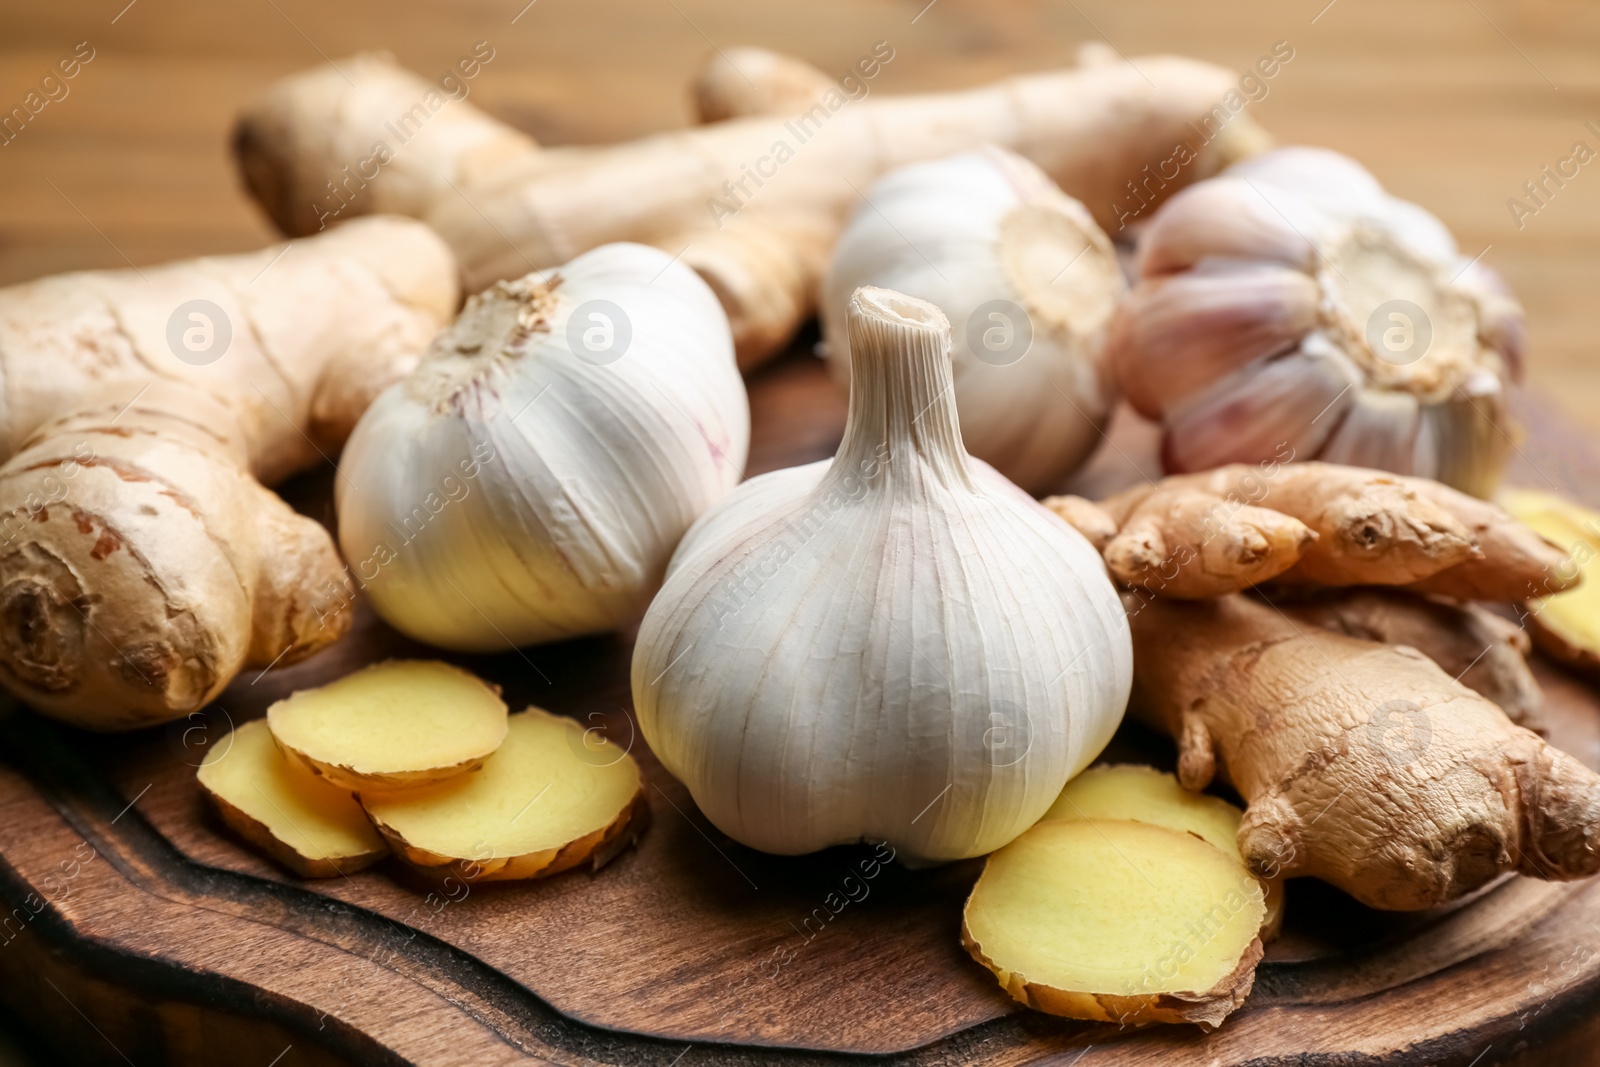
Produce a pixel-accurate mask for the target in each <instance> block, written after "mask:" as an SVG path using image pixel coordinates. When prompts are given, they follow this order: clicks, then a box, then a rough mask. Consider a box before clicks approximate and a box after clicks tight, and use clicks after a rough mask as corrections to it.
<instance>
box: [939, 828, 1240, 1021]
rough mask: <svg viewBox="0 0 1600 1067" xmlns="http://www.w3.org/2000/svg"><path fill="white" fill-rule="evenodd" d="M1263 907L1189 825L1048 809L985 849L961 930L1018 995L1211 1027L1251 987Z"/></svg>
mask: <svg viewBox="0 0 1600 1067" xmlns="http://www.w3.org/2000/svg"><path fill="white" fill-rule="evenodd" d="M1265 915H1266V909H1265V905H1264V903H1263V894H1262V890H1261V885H1260V883H1259V882H1257V881H1256V879H1255V878H1254V877H1252V876H1251V875H1250V873H1249V872H1248V871H1247V870H1246V869H1245V868H1244V866H1243V864H1241V863H1240V862H1239V860H1238V859H1237V857H1236V856H1235V855H1231V854H1229V853H1225V852H1223V851H1222V850H1220V849H1218V848H1216V847H1214V846H1212V845H1210V844H1207V843H1206V842H1205V841H1203V840H1201V839H1200V838H1198V837H1196V836H1194V835H1192V834H1188V833H1181V832H1178V831H1174V830H1169V829H1166V828H1164V827H1160V826H1151V825H1147V824H1145V823H1139V822H1132V821H1127V820H1110V819H1105V820H1101V819H1094V820H1077V821H1063V820H1056V821H1045V822H1041V823H1039V824H1038V825H1036V826H1034V827H1033V828H1032V829H1030V830H1028V831H1027V832H1026V833H1024V834H1023V835H1022V836H1021V837H1019V838H1017V839H1016V840H1015V841H1013V842H1011V844H1009V845H1007V846H1005V847H1004V848H1002V849H1000V850H999V851H997V852H995V853H993V854H992V855H991V856H990V857H989V860H988V862H987V864H986V865H985V867H984V870H983V874H982V876H981V877H980V878H979V879H978V883H977V885H976V886H974V887H973V890H972V895H971V896H970V897H969V898H968V900H967V906H966V914H965V918H964V921H963V924H962V941H963V943H964V944H965V945H966V946H967V950H968V951H969V952H971V953H972V955H973V957H974V958H975V959H977V960H978V961H979V962H980V963H982V964H983V965H984V966H986V967H988V968H989V969H990V970H991V971H993V972H994V973H995V975H996V977H998V978H999V980H1000V984H1001V985H1002V986H1003V987H1004V988H1005V989H1006V991H1007V992H1008V993H1010V994H1011V995H1012V996H1013V997H1014V998H1016V999H1017V1000H1019V1001H1021V1002H1022V1003H1024V1004H1026V1005H1028V1006H1029V1007H1032V1008H1036V1009H1038V1010H1041V1011H1046V1012H1050V1013H1051V1014H1055V1015H1064V1016H1068V1017H1070V1018H1075V1019H1089V1020H1098V1021H1104V1022H1117V1023H1144V1022H1190V1023H1197V1024H1199V1025H1201V1026H1203V1027H1206V1028H1211V1027H1215V1026H1217V1025H1218V1024H1220V1023H1221V1022H1222V1020H1223V1019H1224V1018H1225V1017H1226V1016H1227V1015H1228V1014H1229V1013H1230V1012H1232V1011H1233V1010H1234V1009H1236V1008H1237V1007H1238V1006H1239V1005H1240V1004H1241V1003H1243V1001H1244V998H1245V996H1246V995H1247V994H1248V993H1249V991H1250V987H1251V984H1252V983H1253V981H1254V978H1255V966H1256V963H1257V962H1259V960H1260V958H1261V941H1260V938H1259V936H1258V934H1259V931H1260V930H1261V927H1262V923H1263V920H1264V918H1265Z"/></svg>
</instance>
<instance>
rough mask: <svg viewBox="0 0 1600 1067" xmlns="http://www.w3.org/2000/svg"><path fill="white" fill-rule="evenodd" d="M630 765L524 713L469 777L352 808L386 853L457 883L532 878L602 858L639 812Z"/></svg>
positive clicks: (617, 751) (562, 721) (540, 716)
mask: <svg viewBox="0 0 1600 1067" xmlns="http://www.w3.org/2000/svg"><path fill="white" fill-rule="evenodd" d="M643 791H644V781H643V778H642V777H641V776H640V773H639V766H638V764H637V763H635V762H634V759H633V757H632V756H630V755H628V753H627V752H626V751H625V750H624V749H622V748H621V747H619V746H617V745H614V744H612V743H611V742H609V741H607V740H605V739H604V738H602V737H599V736H598V735H597V734H595V733H593V732H592V731H591V732H589V733H587V734H586V732H585V731H584V729H583V727H582V726H580V725H579V724H578V723H576V722H574V721H573V720H571V719H567V718H563V717H561V716H558V715H552V714H550V713H549V712H547V711H543V710H541V709H539V708H529V709H528V710H526V711H524V712H521V713H519V714H516V715H513V716H511V718H510V729H509V731H508V732H507V734H506V739H505V742H504V743H503V744H502V745H501V746H500V747H499V749H498V750H496V751H495V753H494V754H493V755H492V756H490V757H489V758H488V759H486V760H484V762H483V766H482V767H481V768H479V769H478V770H477V771H476V772H474V773H472V774H467V775H462V776H461V777H459V778H455V779H452V780H450V781H448V782H441V783H439V784H436V785H430V786H423V787H420V788H416V789H407V790H404V791H397V792H363V793H362V795H361V803H362V805H363V806H364V807H365V808H366V810H367V814H368V815H369V816H370V817H371V819H372V821H373V823H374V824H375V825H376V826H377V827H378V829H379V830H380V831H381V832H382V833H383V835H384V836H385V837H386V838H387V839H388V840H389V842H390V845H391V846H392V847H393V849H394V851H395V853H396V854H397V855H399V856H400V857H401V858H402V859H404V860H405V861H406V862H408V863H410V864H413V865H414V866H418V867H445V866H450V867H453V868H454V869H455V873H456V874H457V875H458V876H460V877H462V878H465V879H467V880H484V881H489V880H499V879H511V878H535V877H544V876H546V875H551V874H557V873H559V872H561V871H564V870H568V869H570V868H572V867H575V866H577V865H578V864H580V863H583V862H584V861H586V860H593V862H594V863H595V865H596V866H598V865H599V864H600V863H603V862H604V861H605V860H607V859H609V858H610V856H611V855H613V854H614V853H615V851H617V850H618V849H620V848H621V847H623V846H624V845H626V844H627V843H628V841H629V840H631V839H632V833H633V831H634V829H635V828H636V826H637V823H636V821H635V820H636V817H637V816H638V815H640V814H642V813H643V811H644V810H645V805H644V798H643Z"/></svg>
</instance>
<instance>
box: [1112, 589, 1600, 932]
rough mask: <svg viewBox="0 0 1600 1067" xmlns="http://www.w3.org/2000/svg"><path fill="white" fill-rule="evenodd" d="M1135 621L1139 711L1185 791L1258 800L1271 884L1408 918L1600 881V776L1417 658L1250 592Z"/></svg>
mask: <svg viewBox="0 0 1600 1067" xmlns="http://www.w3.org/2000/svg"><path fill="white" fill-rule="evenodd" d="M1130 623H1131V625H1132V629H1133V635H1134V664H1135V668H1134V673H1135V678H1134V697H1133V703H1132V707H1133V710H1134V712H1135V714H1137V715H1139V716H1141V717H1143V718H1146V719H1147V720H1149V721H1151V722H1152V723H1153V724H1154V725H1156V726H1158V727H1159V728H1161V729H1163V730H1165V731H1166V732H1167V733H1169V734H1170V735H1171V736H1172V737H1174V738H1175V739H1176V740H1177V741H1178V748H1179V759H1178V777H1179V780H1180V781H1181V782H1182V783H1183V784H1184V786H1186V787H1187V788H1190V789H1202V788H1204V787H1205V786H1206V785H1208V784H1209V783H1210V782H1211V781H1212V779H1213V778H1214V777H1217V776H1219V775H1220V776H1223V777H1225V778H1226V780H1228V781H1229V782H1230V783H1231V784H1232V785H1233V787H1234V788H1235V789H1236V790H1238V792H1239V793H1240V795H1241V796H1243V797H1244V798H1245V800H1246V801H1247V803H1248V807H1247V809H1246V812H1245V817H1244V821H1243V823H1242V824H1241V826H1240V829H1239V846H1240V851H1241V853H1242V855H1243V856H1244V859H1245V862H1246V863H1247V864H1248V865H1249V867H1250V869H1251V870H1252V871H1254V872H1255V873H1256V874H1257V875H1259V876H1265V877H1275V876H1278V875H1283V876H1298V875H1311V876H1315V877H1318V878H1321V879H1323V880H1324V881H1327V882H1330V883H1332V884H1333V885H1335V886H1337V887H1339V888H1340V889H1343V890H1344V891H1345V892H1347V893H1349V894H1351V895H1352V896H1353V897H1355V898H1356V899H1357V900H1359V901H1361V902H1362V903H1364V904H1367V905H1368V906H1370V907H1374V908H1383V909H1389V910H1400V911H1406V910H1416V909H1421V908H1428V907H1433V906H1436V905H1439V904H1442V903H1445V902H1447V901H1450V900H1454V899H1457V898H1459V897H1461V896H1463V895H1465V894H1467V893H1469V892H1471V891H1473V890H1474V889H1477V888H1479V887H1480V886H1482V885H1484V884H1486V883H1488V882H1489V881H1491V880H1493V879H1494V878H1496V877H1498V876H1499V875H1501V874H1504V873H1507V872H1510V871H1520V872H1522V873H1524V874H1528V875H1531V876H1534V877H1538V878H1544V879H1548V880H1554V881H1561V880H1568V879H1573V878H1580V877H1584V876H1587V875H1590V874H1593V873H1595V871H1596V870H1600V776H1597V775H1595V774H1594V773H1593V772H1592V771H1590V770H1588V769H1587V768H1585V767H1584V766H1582V765H1581V764H1579V763H1578V762H1577V761H1576V760H1574V759H1573V758H1571V757H1570V756H1568V755H1566V754H1565V753H1563V752H1561V751H1559V750H1557V749H1555V748H1554V747H1552V746H1550V745H1549V744H1547V743H1546V742H1545V741H1544V740H1542V739H1541V738H1540V737H1538V735H1536V734H1534V733H1532V732H1530V731H1528V730H1526V729H1523V728H1521V727H1518V726H1516V725H1514V724H1512V723H1511V722H1510V720H1508V719H1507V718H1506V717H1505V714H1504V713H1503V712H1502V711H1501V710H1500V709H1499V708H1498V707H1496V706H1495V705H1494V704H1492V703H1490V702H1489V701H1488V700H1486V699H1484V698H1483V697H1481V696H1479V695H1478V694H1477V693H1474V692H1473V691H1472V690H1470V689H1468V688H1467V687H1466V686H1464V685H1462V684H1461V683H1459V682H1456V681H1455V680H1454V679H1452V678H1451V677H1450V676H1449V675H1448V674H1446V673H1445V672H1444V671H1442V670H1440V668H1439V667H1438V666H1437V665H1436V664H1434V663H1433V662H1432V661H1431V660H1429V659H1427V658H1426V657H1424V656H1423V655H1422V654H1421V653H1419V652H1416V651H1415V650H1413V649H1409V648H1404V647H1396V646H1392V645H1384V644H1378V643H1376V642H1372V641H1366V640H1362V639H1359V638H1354V637H1348V636H1345V635H1343V634H1338V633H1333V632H1330V631H1326V630H1321V629H1316V628H1311V627H1302V626H1300V625H1298V624H1296V623H1295V622H1294V621H1292V620H1291V619H1289V618H1288V617H1286V616H1285V615H1284V614H1282V613H1281V612H1279V611H1277V610H1276V609H1275V608H1273V607H1272V606H1270V605H1268V604H1265V603H1262V602H1261V601H1259V600H1256V599H1253V598H1250V597H1246V596H1241V595H1230V596H1225V597H1220V598H1217V599H1214V600H1206V601H1178V600H1170V599H1165V598H1157V599H1154V600H1150V601H1145V602H1142V603H1139V604H1136V605H1135V604H1130Z"/></svg>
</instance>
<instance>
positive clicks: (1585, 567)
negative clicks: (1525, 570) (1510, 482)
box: [1500, 489, 1600, 671]
mask: <svg viewBox="0 0 1600 1067" xmlns="http://www.w3.org/2000/svg"><path fill="white" fill-rule="evenodd" d="M1500 503H1501V504H1502V505H1504V506H1505V509H1506V510H1507V511H1509V512H1511V514H1513V515H1515V516H1516V517H1517V518H1518V519H1520V520H1521V521H1522V522H1524V523H1526V524H1527V525H1528V526H1531V527H1533V528H1534V529H1535V530H1537V531H1538V532H1539V533H1541V534H1543V535H1544V536H1545V537H1548V538H1549V539H1550V540H1552V541H1554V542H1555V543H1556V544H1558V545H1560V546H1561V547H1563V548H1565V549H1566V550H1567V552H1568V553H1569V554H1570V555H1571V557H1572V560H1573V566H1572V568H1571V569H1570V570H1569V571H1568V572H1567V574H1570V573H1571V572H1572V571H1578V572H1581V573H1582V575H1583V583H1582V584H1581V585H1579V586H1578V588H1576V589H1568V590H1566V591H1564V592H1563V591H1561V589H1562V586H1561V585H1560V584H1546V583H1538V584H1535V585H1531V586H1530V587H1529V588H1528V590H1527V598H1528V628H1529V630H1530V631H1531V632H1532V634H1533V639H1534V640H1535V641H1536V642H1537V643H1538V645H1539V648H1540V650H1541V651H1543V652H1545V653H1546V654H1547V655H1549V656H1551V657H1552V658H1553V659H1557V660H1560V661H1561V662H1562V663H1566V664H1568V665H1570V666H1573V667H1579V668H1583V669H1585V670H1591V671H1593V670H1597V669H1600V512H1595V511H1591V510H1589V509H1588V508H1586V507H1583V506H1582V505H1581V504H1575V503H1573V502H1572V501H1570V500H1567V499H1565V498H1563V497H1560V496H1557V495H1556V494H1554V493H1542V492H1538V491H1535V490H1532V489H1507V490H1505V491H1504V492H1502V493H1501V494H1500Z"/></svg>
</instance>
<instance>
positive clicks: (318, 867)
mask: <svg viewBox="0 0 1600 1067" xmlns="http://www.w3.org/2000/svg"><path fill="white" fill-rule="evenodd" d="M196 778H197V779H198V780H199V782H200V789H201V791H202V792H204V793H205V795H206V796H207V797H208V798H209V799H210V800H211V803H212V804H213V805H214V806H215V807H216V809H217V814H218V815H219V816H220V817H221V818H222V821H223V822H224V823H226V824H227V826H228V827H229V828H230V829H231V830H233V831H234V832H235V833H236V834H238V835H239V836H240V837H242V838H244V840H245V841H246V842H248V843H249V844H251V845H254V846H255V847H256V848H258V849H260V850H261V851H263V852H265V853H266V854H267V855H269V856H271V857H272V858H273V859H275V860H277V861H278V862H279V863H281V864H283V865H284V866H285V867H287V868H289V869H290V870H291V871H293V872H295V873H296V874H298V875H300V876H301V877H302V878H332V877H335V876H336V875H344V874H353V873H355V872H356V871H359V870H360V869H361V868H363V867H369V866H371V865H372V864H374V863H376V862H378V861H379V860H381V859H382V858H383V857H385V856H387V855H388V854H389V846H387V845H385V844H384V843H383V838H382V837H380V836H379V835H378V831H376V830H374V829H373V828H372V824H371V823H369V822H368V821H367V817H366V814H365V813H363V812H362V810H361V805H360V804H358V803H356V798H355V797H353V796H351V795H350V792H349V791H348V790H345V789H340V788H339V787H338V786H335V785H332V784H330V783H329V782H326V781H324V780H323V779H321V778H318V777H317V776H316V775H314V774H312V773H311V772H310V771H308V770H306V769H305V768H304V767H302V766H300V765H299V764H298V763H295V762H294V761H293V760H290V759H288V758H287V757H285V756H284V754H283V752H282V751H281V750H280V749H279V748H278V746H277V744H276V743H275V742H274V741H273V740H272V733H271V731H269V730H268V729H267V724H266V722H264V721H263V720H260V719H257V720H255V721H254V722H247V723H245V724H244V725H243V726H240V727H238V728H236V729H235V730H233V731H232V732H231V733H229V734H228V736H226V737H224V738H222V739H221V740H219V741H218V742H217V743H216V744H214V745H212V746H211V750H210V751H209V752H207V753H206V758H205V762H203V763H201V764H200V770H199V771H198V772H197V774H196Z"/></svg>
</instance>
